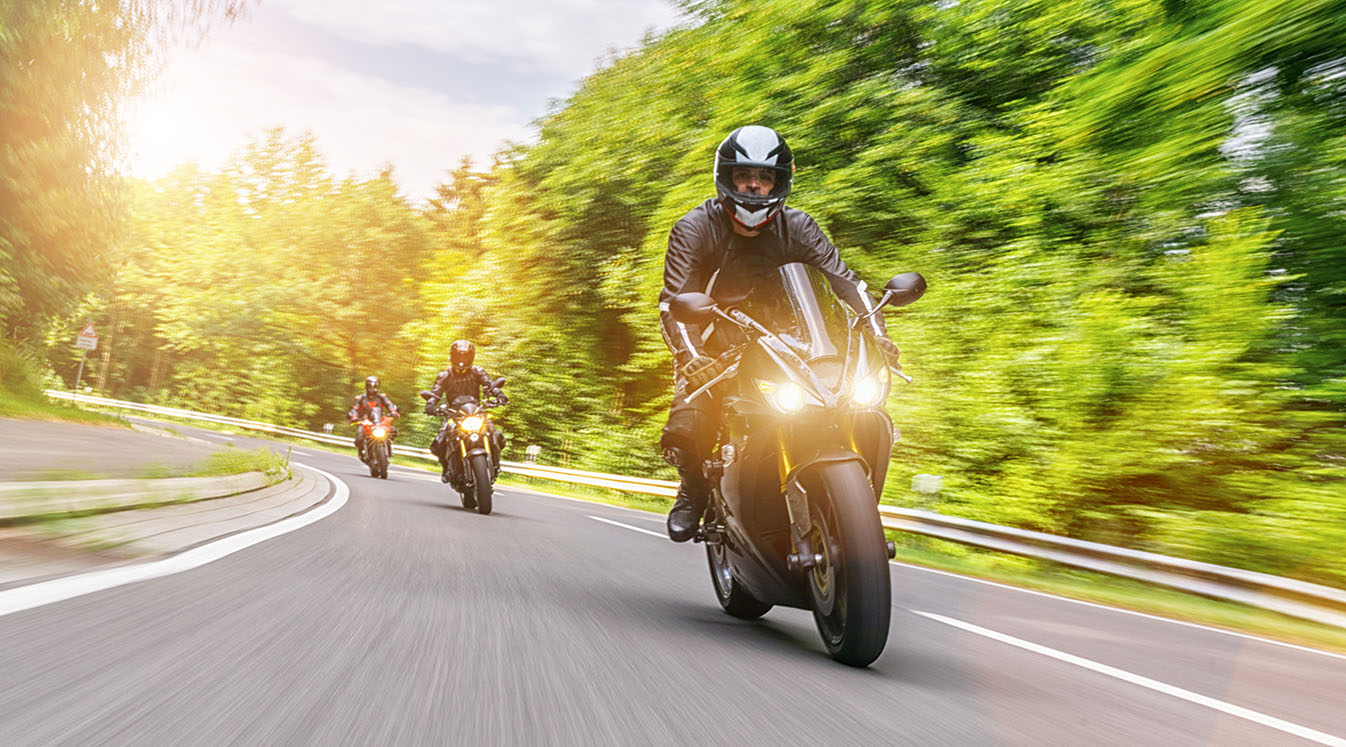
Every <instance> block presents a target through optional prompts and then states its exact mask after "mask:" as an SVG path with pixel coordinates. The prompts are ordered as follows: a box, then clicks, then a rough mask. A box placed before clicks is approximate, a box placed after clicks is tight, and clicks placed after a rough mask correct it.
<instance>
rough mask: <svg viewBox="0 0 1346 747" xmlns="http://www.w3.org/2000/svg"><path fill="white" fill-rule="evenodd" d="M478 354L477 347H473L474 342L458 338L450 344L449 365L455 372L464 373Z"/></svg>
mask: <svg viewBox="0 0 1346 747" xmlns="http://www.w3.org/2000/svg"><path fill="white" fill-rule="evenodd" d="M476 356H477V349H476V348H475V347H472V343H470V342H468V341H467V340H458V341H456V342H454V343H453V345H451V346H449V367H450V368H452V369H453V372H454V373H463V372H464V371H467V369H469V368H471V367H472V359H473V358H475V357H476Z"/></svg>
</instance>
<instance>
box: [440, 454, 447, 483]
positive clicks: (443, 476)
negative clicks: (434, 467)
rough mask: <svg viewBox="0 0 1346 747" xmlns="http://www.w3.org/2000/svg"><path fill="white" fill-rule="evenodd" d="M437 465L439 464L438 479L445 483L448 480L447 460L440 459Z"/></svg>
mask: <svg viewBox="0 0 1346 747" xmlns="http://www.w3.org/2000/svg"><path fill="white" fill-rule="evenodd" d="M439 466H440V470H439V481H440V482H443V483H447V482H448V481H449V460H447V459H440V460H439Z"/></svg>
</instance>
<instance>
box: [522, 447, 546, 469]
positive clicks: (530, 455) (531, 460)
mask: <svg viewBox="0 0 1346 747" xmlns="http://www.w3.org/2000/svg"><path fill="white" fill-rule="evenodd" d="M541 453H542V447H541V446H538V445H537V444H528V448H526V449H524V450H523V460H524V461H525V462H527V463H528V464H537V457H538V455H539V454H541Z"/></svg>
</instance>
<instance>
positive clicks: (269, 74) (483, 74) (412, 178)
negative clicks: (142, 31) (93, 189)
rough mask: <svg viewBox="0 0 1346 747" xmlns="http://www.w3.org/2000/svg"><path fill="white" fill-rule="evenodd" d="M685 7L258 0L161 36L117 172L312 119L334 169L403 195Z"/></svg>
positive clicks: (631, 0) (643, 0) (212, 152)
mask: <svg viewBox="0 0 1346 747" xmlns="http://www.w3.org/2000/svg"><path fill="white" fill-rule="evenodd" d="M682 21H685V18H684V17H683V16H682V15H681V13H680V11H679V10H678V9H677V8H676V6H675V5H674V4H673V3H672V2H670V0H507V1H506V0H381V1H380V2H374V3H371V2H369V1H368V0H260V2H258V3H256V4H254V5H252V6H251V9H250V11H249V13H248V15H247V17H245V18H243V19H241V20H239V21H237V22H235V23H234V24H232V25H228V26H225V25H220V26H217V27H216V28H215V29H214V30H213V31H212V32H211V34H210V35H209V37H208V38H207V39H206V41H205V42H204V43H202V44H200V45H199V46H197V47H195V48H186V47H184V48H180V49H176V50H173V52H172V53H171V54H170V55H169V57H168V58H167V61H166V65H165V68H164V72H163V74H162V76H161V77H160V78H159V80H158V81H156V83H155V85H154V86H153V87H152V88H151V89H150V91H149V93H148V94H147V95H146V96H145V97H144V98H143V99H141V100H140V101H138V102H136V103H135V104H133V105H132V106H131V107H130V108H129V110H128V117H127V137H128V141H127V146H128V147H127V154H126V171H127V172H128V173H131V174H133V175H136V176H140V177H145V178H155V177H159V176H162V175H164V174H166V173H167V172H168V171H169V170H170V169H171V168H172V167H173V166H175V165H177V164H180V163H184V162H188V161H194V162H197V163H199V164H201V165H202V166H203V167H204V168H207V169H215V168H218V167H219V166H220V165H221V164H223V163H224V161H225V160H226V159H227V158H228V157H229V155H230V154H231V153H233V152H234V151H236V150H238V149H239V148H241V147H242V146H243V145H244V144H245V143H246V142H247V140H248V138H249V137H254V136H257V135H258V134H260V133H261V132H262V131H263V130H265V129H266V128H269V127H275V126H282V127H284V128H285V129H286V131H287V132H290V133H294V134H298V133H300V132H303V131H305V130H307V131H311V132H312V133H313V134H314V136H315V137H316V138H317V144H318V148H319V150H320V151H321V152H322V153H323V154H324V156H325V157H326V158H327V160H328V163H329V164H330V165H331V167H332V169H333V171H334V172H335V173H337V174H339V175H343V176H344V175H346V174H348V173H355V174H359V175H372V174H375V173H377V172H378V171H379V170H380V169H381V167H382V166H383V165H385V164H388V163H391V164H392V165H393V166H394V174H395V175H396V178H397V180H398V182H399V183H400V185H401V187H402V189H403V191H404V192H405V193H406V194H407V195H409V196H411V197H413V198H423V197H426V196H428V195H430V194H431V193H432V192H433V190H434V186H435V185H436V184H438V183H439V182H442V181H444V179H445V172H447V171H448V170H449V169H452V168H456V167H457V166H458V164H459V162H460V161H461V159H462V158H463V157H464V156H470V157H471V158H472V159H473V160H474V162H475V163H476V165H477V166H479V167H487V166H489V165H490V159H491V155H492V154H493V153H494V152H496V151H497V150H498V149H499V148H500V147H501V146H502V144H504V143H505V142H506V141H510V142H531V141H532V140H533V139H534V137H535V131H534V129H533V127H532V126H531V125H530V123H531V122H533V121H534V120H536V119H537V118H538V117H540V116H542V115H543V114H545V113H546V112H547V109H548V104H549V102H550V101H553V100H558V99H564V98H566V97H567V96H569V95H570V94H572V93H574V91H575V89H576V86H577V84H578V81H579V80H580V79H582V78H583V77H584V76H585V75H587V74H589V73H590V72H592V71H593V70H594V69H595V67H596V65H597V60H599V59H600V58H603V57H604V56H606V55H608V54H609V53H611V52H613V51H619V52H620V51H623V50H628V49H631V48H632V47H634V46H635V45H637V44H638V43H639V41H640V39H641V37H642V36H643V35H644V33H645V32H646V31H649V30H653V31H655V32H659V31H663V30H666V29H668V28H670V27H672V26H673V25H675V24H677V23H679V22H682Z"/></svg>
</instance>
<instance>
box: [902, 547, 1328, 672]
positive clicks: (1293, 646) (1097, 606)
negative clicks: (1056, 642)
mask: <svg viewBox="0 0 1346 747" xmlns="http://www.w3.org/2000/svg"><path fill="white" fill-rule="evenodd" d="M888 562H889V563H890V564H892V565H896V566H900V567H902V568H911V569H913V570H917V571H925V572H926V573H934V574H938V575H940V576H951V577H953V578H958V579H962V580H964V581H974V582H976V583H979V584H986V585H987V586H995V587H998V588H1001V589H1009V590H1011V591H1021V592H1023V593H1025V594H1032V595H1034V596H1038V597H1046V598H1048V599H1055V600H1058V601H1061V602H1070V603H1071V604H1082V605H1084V606H1085V607H1093V608H1095V609H1100V610H1109V611H1112V612H1120V613H1122V614H1124V615H1135V616H1136V617H1143V618H1146V619H1148V620H1158V621H1159V622H1166V623H1172V624H1174V625H1182V626H1185V627H1188V628H1196V629H1198V630H1208V631H1210V632H1212V633H1224V634H1225V635H1231V636H1234V637H1235V638H1244V639H1247V640H1250V641H1257V642H1259V643H1269V644H1271V645H1273V646H1281V647H1282V648H1290V649H1294V650H1296V651H1302V652H1304V653H1308V654H1318V655H1320V656H1330V657H1332V658H1334V659H1342V660H1346V655H1343V654H1338V653H1336V652H1333V651H1324V650H1322V649H1319V648H1310V647H1308V646H1300V645H1299V644H1296V643H1286V642H1285V641H1278V640H1276V639H1274V638H1263V637H1262V636H1259V635H1252V634H1250V633H1239V632H1237V631H1234V630H1225V629H1224V628H1216V627H1213V626H1210V625H1202V624H1201V623H1194V622H1188V621H1187V620H1175V619H1173V618H1171V617H1164V616H1162V615H1152V614H1150V613H1148V612H1137V611H1136V610H1129V609H1126V608H1125V607H1114V606H1112V605H1110V604H1100V603H1098V602H1086V601H1085V600H1083V599H1072V598H1070V597H1063V596H1060V595H1057V594H1051V593H1048V592H1045V591H1037V590H1036V589H1025V588H1024V587H1022V586H1014V585H1011V584H1002V583H999V582H996V581H987V580H986V579H984V578H977V577H976V576H964V575H963V574H961V573H952V572H950V571H941V570H939V569H937V568H926V567H925V566H923V565H912V564H911V563H902V562H899V561H896V560H890V561H888Z"/></svg>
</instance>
